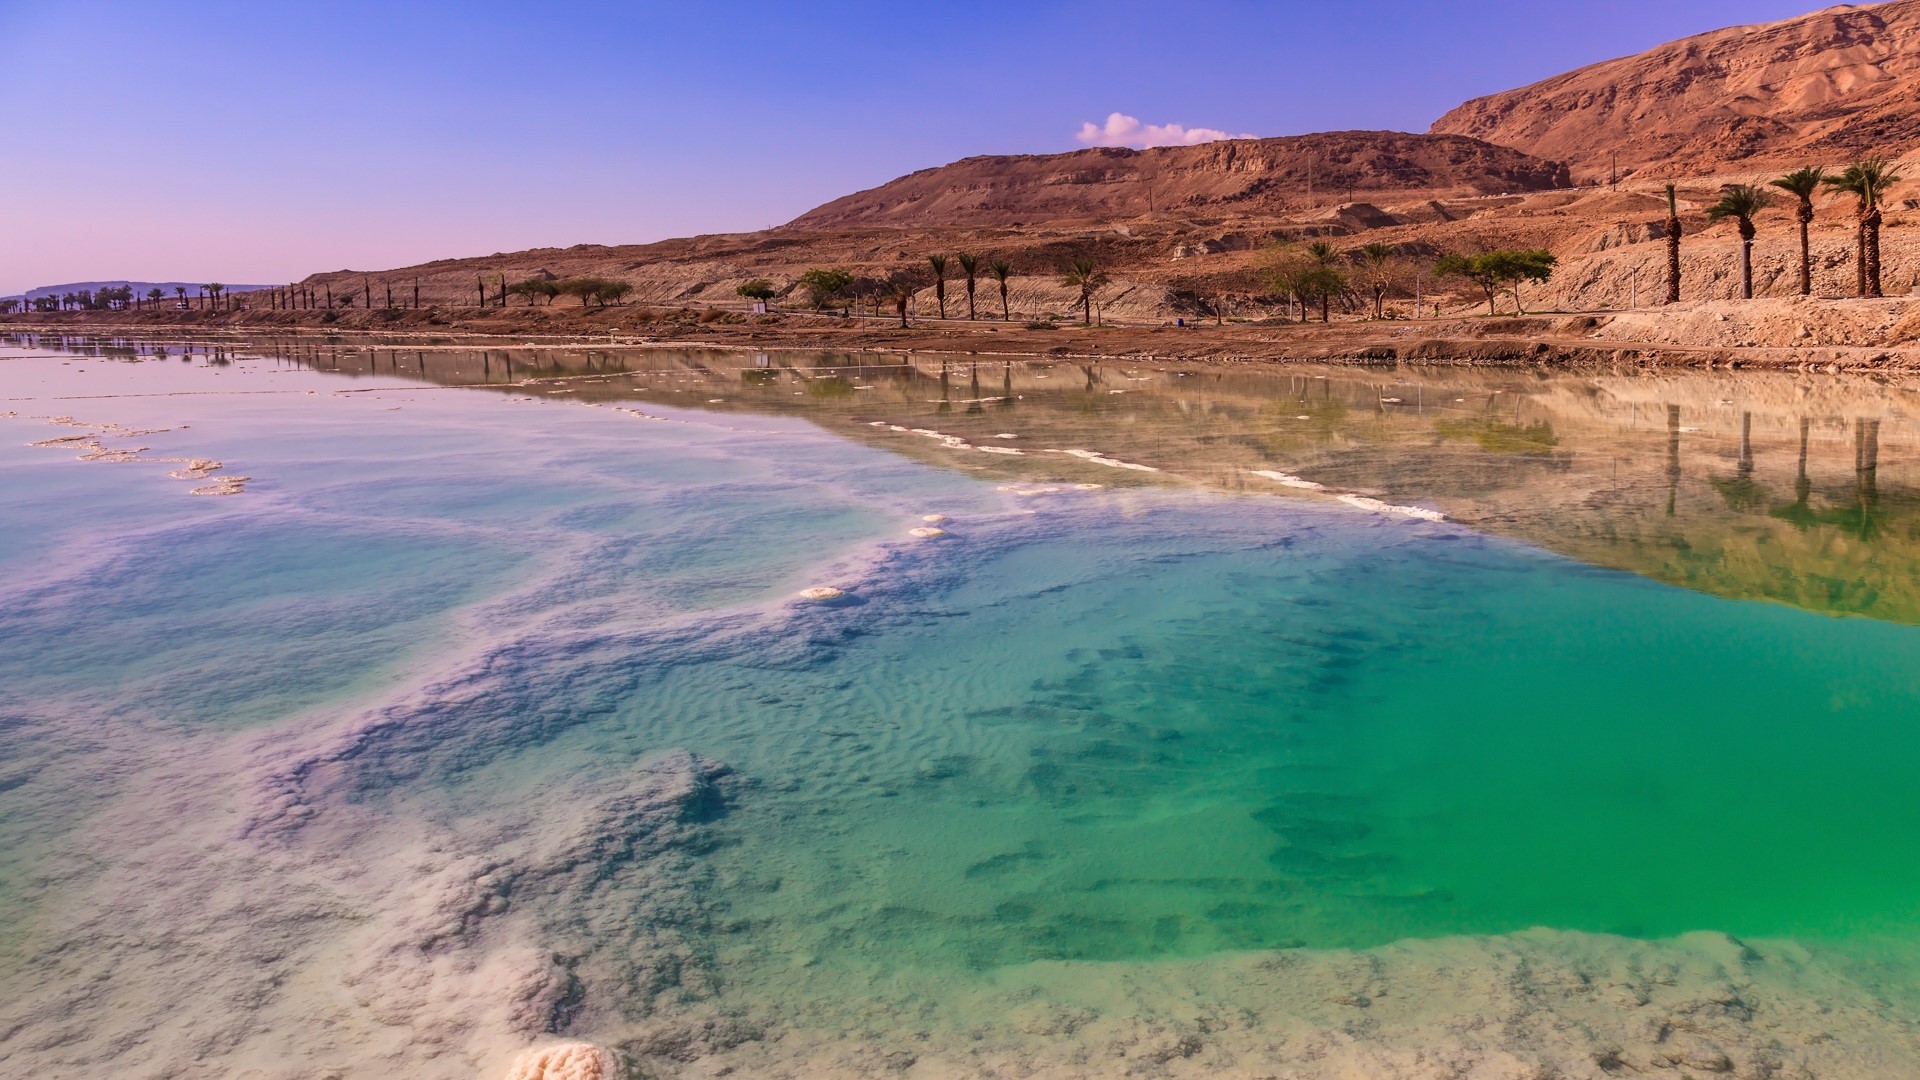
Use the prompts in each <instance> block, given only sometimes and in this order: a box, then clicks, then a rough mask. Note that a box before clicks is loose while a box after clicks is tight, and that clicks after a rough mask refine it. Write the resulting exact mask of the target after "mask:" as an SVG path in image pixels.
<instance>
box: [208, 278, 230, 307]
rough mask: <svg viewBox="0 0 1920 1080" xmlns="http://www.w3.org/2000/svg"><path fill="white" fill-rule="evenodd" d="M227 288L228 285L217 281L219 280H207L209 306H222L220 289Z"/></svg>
mask: <svg viewBox="0 0 1920 1080" xmlns="http://www.w3.org/2000/svg"><path fill="white" fill-rule="evenodd" d="M225 288H226V286H225V285H222V284H220V283H219V282H217V281H209V282H207V299H208V301H209V304H208V306H210V307H213V308H216V309H217V308H219V306H220V291H221V290H222V289H225Z"/></svg>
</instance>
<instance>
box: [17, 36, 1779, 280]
mask: <svg viewBox="0 0 1920 1080" xmlns="http://www.w3.org/2000/svg"><path fill="white" fill-rule="evenodd" d="M1806 7H1807V5H1806V4H1804V3H1801V2H1796V0H1744V2H1740V3H1735V2H1733V0H1698V2H1695V3H1690V4H1684V5H1680V4H1663V3H1655V2H1652V0H1626V2H1616V3H1610V4H1605V5H1590V6H1580V5H1540V4H1531V3H1524V2H1521V0H1493V2H1488V3H1481V4H1476V5H1471V8H1470V10H1469V9H1468V8H1467V7H1466V6H1463V5H1457V4H1453V5H1449V4H1409V3H1400V2H1379V0H1376V2H1373V3H1367V4H1342V5H1296V4H1255V3H1250V2H1242V3H1231V2H1228V3H1221V2H1215V3H1207V4H1189V5H1182V6H1181V7H1180V8H1179V9H1178V13H1177V15H1175V14H1171V13H1170V11H1169V9H1165V8H1160V7H1152V8H1149V7H1146V6H1143V5H1132V4H1120V5H1115V4H1093V3H1090V2H1086V0H1076V2H1069V3H1060V4H1048V5H1033V4H1023V5H1015V4H999V3H995V4H986V5H975V6H973V7H972V8H970V9H969V17H966V18H955V17H954V15H953V13H952V12H951V11H949V10H947V9H944V8H941V7H939V6H937V5H911V4H908V5H895V4H888V5H880V4H871V3H868V4H861V3H856V4H852V5H842V6H840V7H837V8H835V9H834V14H833V17H831V18H822V17H821V14H820V12H818V11H816V10H815V9H813V8H809V7H789V6H782V5H768V4H750V3H737V2H736V3H731V4H700V5H662V4H609V3H582V4H574V5H570V6H569V7H567V8H566V10H565V12H564V13H563V12H561V11H558V10H553V11H548V10H540V9H530V8H528V7H527V6H526V5H524V4H504V3H463V4H452V3H445V2H436V3H419V4H398V5H396V4H369V3H364V2H360V3H341V4H333V5H329V6H327V7H326V8H325V9H315V8H311V7H308V6H305V5H258V4H246V5H239V4H231V3H212V4H201V5H197V6H195V7H194V8H193V9H192V14H191V15H187V14H185V13H181V14H180V17H158V16H157V15H156V13H155V11H154V9H152V8H151V7H147V6H142V5H136V4H128V3H117V2H108V3H96V4H86V5H71V4H32V5H30V4H19V3H13V4H0V40H5V41H6V42H7V44H8V46H9V48H8V58H7V62H6V63H5V64H4V65H0V100H4V101H7V102H9V103H10V105H11V108H10V109H9V116H8V130H9V132H10V133H11V134H12V135H14V137H15V141H16V144H17V145H19V146H32V147H34V151H33V153H32V154H31V156H30V158H25V157H23V158H22V159H21V160H17V161H14V162H13V163H12V165H11V167H10V168H9V170H8V174H9V175H8V184H7V198H8V202H9V203H10V204H11V205H15V206H32V207H33V208H34V212H33V213H31V214H27V213H9V214H7V215H5V216H4V217H0V294H11V293H15V292H19V291H21V290H22V289H26V288H29V287H32V286H36V285H50V284H58V283H62V282H68V281H84V280H99V279H107V278H119V277H130V278H136V279H138V278H145V279H153V280H169V279H175V278H187V279H193V280H227V281H275V280H286V279H290V278H298V277H302V276H305V275H306V274H309V273H313V272H316V271H322V270H333V269H337V268H340V267H354V268H362V269H378V268H384V267H392V266H398V265H405V264H409V263H414V262H420V261H425V260H428V259H434V258H442V257H449V256H461V255H479V254H485V253H487V252H491V251H511V250H517V249H521V248H528V247H535V246H546V245H565V244H573V243H583V242H593V243H623V242H636V241H646V240H655V239H661V238H665V237H668V236H684V235H691V234H695V233H700V232H712V231H739V230H750V229H757V228H762V227H765V226H768V225H772V224H775V223H778V222H781V221H785V220H788V219H790V218H792V217H793V216H794V215H796V214H798V213H800V212H801V211H803V210H805V209H807V208H809V207H811V206H814V205H817V204H819V203H822V202H826V201H827V200H829V199H832V198H835V197H837V196H840V195H843V194H847V193H849V192H852V191H856V190H860V189H862V188H867V187H871V186H873V185H875V184H877V183H881V182H884V181H886V180H889V179H891V178H893V177H895V176H899V175H902V174H905V173H907V172H911V171H913V170H915V169H920V168H925V167H927V166H930V165H937V164H941V163H943V162H947V161H951V160H954V159H957V158H961V157H965V156H968V155H971V154H983V153H1048V152H1055V151H1061V150H1070V149H1074V148H1076V147H1077V145H1078V144H1077V143H1076V142H1075V140H1074V133H1075V132H1076V131H1078V130H1079V128H1080V125H1081V124H1083V123H1085V122H1088V121H1094V122H1100V121H1103V120H1104V119H1105V118H1106V117H1107V115H1108V114H1109V113H1111V112H1114V111H1116V110H1118V111H1121V112H1124V113H1127V114H1129V115H1136V116H1139V117H1140V118H1141V119H1142V120H1143V121H1144V122H1146V123H1149V124H1161V125H1165V124H1182V125H1185V126H1187V127H1211V128H1219V129H1224V130H1227V131H1233V132H1242V131H1245V132H1254V133H1258V134H1262V135H1282V134H1294V133H1299V132H1304V131H1314V130H1339V129H1348V128H1397V129H1403V130H1413V131H1418V130H1423V129H1424V128H1425V127H1426V126H1427V124H1428V123H1430V122H1431V121H1432V120H1433V118H1434V117H1436V116H1438V115H1439V114H1440V113H1441V112H1443V111H1445V110H1446V109H1448V108H1451V107H1452V106H1453V105H1455V104H1458V103H1459V102H1460V101H1463V100H1465V99H1467V98H1469V97H1473V96H1477V95H1480V94H1485V93H1491V92H1495V91H1500V90H1505V89H1509V88H1511V87H1514V86H1518V85H1522V84H1525V83H1527V82H1531V81H1533V80H1535V79H1539V78H1543V77H1546V76H1549V75H1553V74H1556V73H1558V72H1561V71H1564V70H1567V69H1570V68H1573V67H1577V66H1580V65H1583V64H1587V63H1592V62H1594V61H1598V60H1603V59H1606V58H1608V57H1611V56H1616V55H1623V54H1627V53H1632V52H1636V51H1638V50H1641V49H1644V48H1647V47H1649V46H1651V45H1654V44H1657V43H1659V42H1661V41H1663V40H1667V39H1670V38H1673V37H1678V36H1683V35H1686V34H1691V33H1697V32H1700V31H1704V30H1709V29H1713V28H1714V27H1717V26H1724V25H1728V24H1732V23H1738V22H1745V21H1752V20H1759V19H1772V18H1784V17H1787V16H1790V15H1797V14H1800V13H1802V12H1803V11H1804V10H1805V9H1806ZM1361 27H1364V28H1365V31H1366V32H1364V33H1362V32H1357V31H1358V30H1359V28H1361ZM1169 40H1178V41H1180V42H1181V44H1180V45H1178V46H1177V47H1169V44H1168V43H1169ZM1277 49H1278V50H1284V52H1285V54H1286V57H1287V66H1286V75H1285V80H1284V81H1285V82H1286V84H1287V85H1288V86H1289V87H1296V88H1297V87H1309V88H1311V87H1330V88H1331V87H1338V91H1337V92H1328V93H1299V92H1280V93H1276V92H1275V88H1276V83H1275V79H1276V75H1275V69H1274V67H1273V63H1272V61H1273V57H1274V54H1275V51H1276V50H1277ZM1462 56H1471V57H1472V58H1473V61H1472V63H1470V64H1463V63H1461V62H1460V58H1461V57H1462ZM1363 71H1364V72H1365V77H1364V78H1357V77H1355V76H1356V73H1357V72H1363ZM963 102H964V104H963ZM774 178H777V179H774Z"/></svg>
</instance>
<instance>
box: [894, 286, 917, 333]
mask: <svg viewBox="0 0 1920 1080" xmlns="http://www.w3.org/2000/svg"><path fill="white" fill-rule="evenodd" d="M917 291H919V290H918V288H917V287H916V286H915V284H914V280H913V279H912V278H911V277H908V276H907V275H905V274H899V275H896V276H895V277H894V278H893V279H892V280H890V281H888V282H887V295H888V296H889V297H891V298H892V300H893V310H895V311H897V312H899V313H900V328H901V329H902V330H904V329H906V327H907V308H908V307H909V306H910V305H911V304H912V303H913V294H914V293H915V292H917Z"/></svg>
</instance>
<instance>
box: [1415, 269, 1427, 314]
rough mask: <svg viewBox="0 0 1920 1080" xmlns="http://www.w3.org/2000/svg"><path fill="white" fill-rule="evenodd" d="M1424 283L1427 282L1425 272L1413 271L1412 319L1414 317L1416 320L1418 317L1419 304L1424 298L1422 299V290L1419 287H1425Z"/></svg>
mask: <svg viewBox="0 0 1920 1080" xmlns="http://www.w3.org/2000/svg"><path fill="white" fill-rule="evenodd" d="M1426 281H1427V272H1426V271H1425V270H1416V271H1414V274H1413V317H1414V318H1416V319H1417V318H1419V317H1420V302H1421V300H1422V299H1423V298H1424V297H1423V296H1422V289H1421V286H1423V285H1425V284H1426Z"/></svg>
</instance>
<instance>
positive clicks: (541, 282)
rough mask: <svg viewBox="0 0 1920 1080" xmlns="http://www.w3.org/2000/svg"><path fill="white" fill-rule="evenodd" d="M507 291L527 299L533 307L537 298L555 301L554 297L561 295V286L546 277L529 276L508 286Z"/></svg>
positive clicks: (528, 303) (528, 304) (529, 305)
mask: <svg viewBox="0 0 1920 1080" xmlns="http://www.w3.org/2000/svg"><path fill="white" fill-rule="evenodd" d="M507 291H508V292H509V293H512V294H513V295H515V296H518V297H521V298H523V299H525V300H526V302H527V306H528V307H532V306H533V303H534V300H535V298H542V299H545V300H546V302H547V303H549V304H551V303H553V298H554V297H556V296H559V295H560V286H559V285H557V284H555V283H554V282H551V281H548V280H547V279H545V278H528V279H526V280H525V281H516V282H514V283H513V284H511V285H509V286H507Z"/></svg>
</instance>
